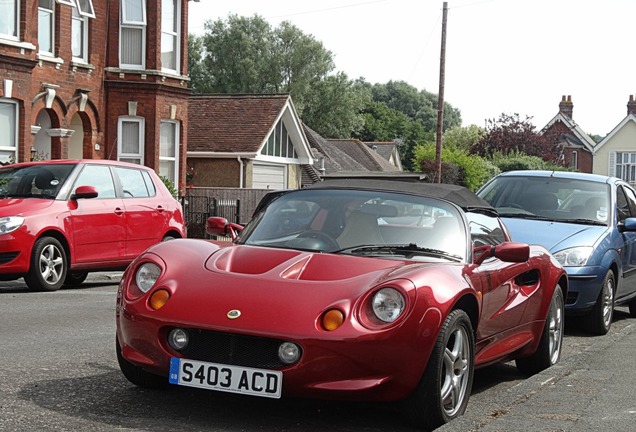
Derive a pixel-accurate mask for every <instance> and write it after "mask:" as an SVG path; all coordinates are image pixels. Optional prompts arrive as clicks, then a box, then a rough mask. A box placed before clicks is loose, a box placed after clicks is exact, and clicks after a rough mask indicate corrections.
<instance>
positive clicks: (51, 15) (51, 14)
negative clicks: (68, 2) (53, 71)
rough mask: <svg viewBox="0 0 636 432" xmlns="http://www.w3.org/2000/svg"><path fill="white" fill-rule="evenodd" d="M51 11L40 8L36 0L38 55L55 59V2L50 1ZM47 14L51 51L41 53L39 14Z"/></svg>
mask: <svg viewBox="0 0 636 432" xmlns="http://www.w3.org/2000/svg"><path fill="white" fill-rule="evenodd" d="M50 2H51V6H52V9H46V8H43V7H41V6H40V2H39V0H38V52H39V53H40V54H43V55H46V56H51V57H55V1H54V0H50ZM42 12H44V13H48V14H49V19H50V21H51V32H50V33H49V35H48V38H49V43H50V44H51V51H43V50H42V46H41V44H40V36H41V35H42V33H41V32H42V29H41V28H40V25H39V24H40V13H42Z"/></svg>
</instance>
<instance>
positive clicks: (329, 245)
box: [296, 230, 340, 251]
mask: <svg viewBox="0 0 636 432" xmlns="http://www.w3.org/2000/svg"><path fill="white" fill-rule="evenodd" d="M296 238H310V239H315V240H319V241H320V242H321V243H322V245H321V247H320V248H316V249H320V250H328V251H335V250H338V249H340V245H339V244H338V242H337V241H336V240H335V239H334V238H333V237H331V236H330V235H329V234H327V233H325V232H323V231H315V230H311V231H305V232H303V233H300V234H298V237H296Z"/></svg>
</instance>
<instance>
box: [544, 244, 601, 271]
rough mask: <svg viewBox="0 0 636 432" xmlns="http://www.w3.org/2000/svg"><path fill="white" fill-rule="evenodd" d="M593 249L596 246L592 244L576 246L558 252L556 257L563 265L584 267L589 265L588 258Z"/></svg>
mask: <svg viewBox="0 0 636 432" xmlns="http://www.w3.org/2000/svg"><path fill="white" fill-rule="evenodd" d="M593 251H594V248H593V247H591V246H580V247H574V248H570V249H563V250H561V251H559V252H556V253H555V254H554V258H556V260H557V261H558V262H559V264H561V265H562V266H570V267H583V266H584V265H587V260H588V259H589V258H590V255H592V252H593Z"/></svg>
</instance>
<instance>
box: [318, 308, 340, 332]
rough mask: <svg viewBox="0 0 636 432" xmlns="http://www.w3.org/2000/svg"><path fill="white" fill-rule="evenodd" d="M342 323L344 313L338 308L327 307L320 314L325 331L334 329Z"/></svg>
mask: <svg viewBox="0 0 636 432" xmlns="http://www.w3.org/2000/svg"><path fill="white" fill-rule="evenodd" d="M342 323H344V314H343V313H342V311H340V310H338V309H329V310H328V311H327V312H325V313H324V314H323V316H322V327H323V328H324V329H325V330H327V331H334V330H335V329H337V328H338V327H340V326H341V325H342Z"/></svg>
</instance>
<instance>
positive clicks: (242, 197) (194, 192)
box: [181, 188, 271, 240]
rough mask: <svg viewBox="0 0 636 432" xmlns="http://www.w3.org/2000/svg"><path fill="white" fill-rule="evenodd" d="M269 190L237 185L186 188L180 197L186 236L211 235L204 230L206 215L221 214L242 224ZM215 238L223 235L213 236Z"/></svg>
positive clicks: (203, 236) (202, 236)
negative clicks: (245, 187)
mask: <svg viewBox="0 0 636 432" xmlns="http://www.w3.org/2000/svg"><path fill="white" fill-rule="evenodd" d="M268 192H271V190H267V189H239V188H188V189H187V192H186V195H185V196H183V197H181V205H182V206H183V211H184V218H185V223H186V227H187V230H188V237H190V238H202V239H209V238H212V237H211V236H209V235H208V234H207V233H206V232H205V222H206V220H207V219H208V218H209V217H210V216H221V217H224V218H226V219H227V220H228V221H230V222H235V223H239V224H242V225H245V224H246V223H247V222H249V220H250V219H251V217H252V213H253V212H254V209H255V208H256V205H257V204H258V203H259V201H260V200H261V198H262V197H263V196H264V195H265V194H266V193H268ZM217 239H218V240H221V239H224V240H225V239H226V238H217Z"/></svg>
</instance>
